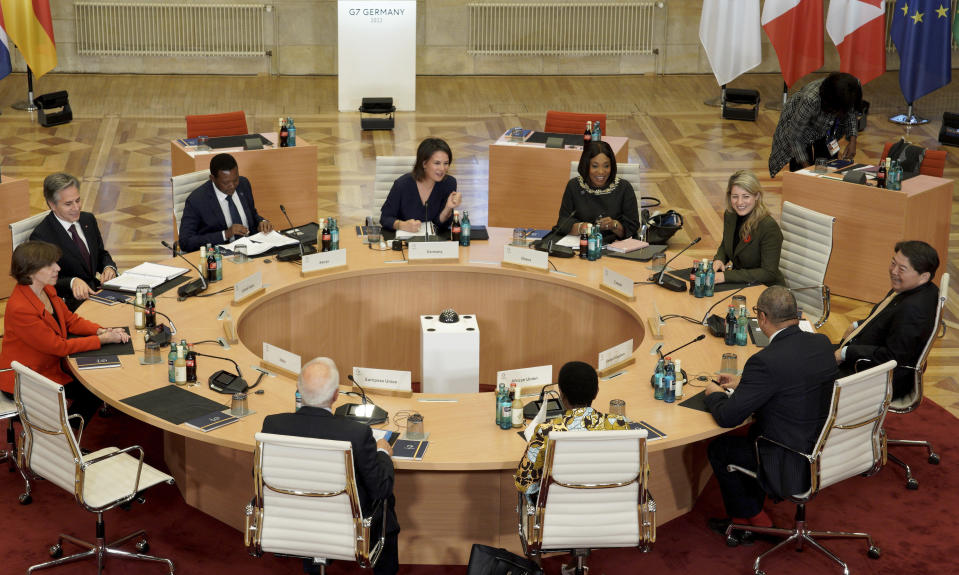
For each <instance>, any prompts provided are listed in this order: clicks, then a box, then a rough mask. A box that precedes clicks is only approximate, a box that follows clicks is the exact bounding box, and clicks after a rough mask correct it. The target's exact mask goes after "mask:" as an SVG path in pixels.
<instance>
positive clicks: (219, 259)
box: [213, 246, 223, 282]
mask: <svg viewBox="0 0 959 575" xmlns="http://www.w3.org/2000/svg"><path fill="white" fill-rule="evenodd" d="M213 259H214V261H216V281H218V282H221V281H223V253H222V252H221V251H220V246H216V247H215V248H213Z"/></svg>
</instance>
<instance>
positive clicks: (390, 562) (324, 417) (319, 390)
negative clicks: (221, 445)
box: [263, 357, 400, 575]
mask: <svg viewBox="0 0 959 575" xmlns="http://www.w3.org/2000/svg"><path fill="white" fill-rule="evenodd" d="M339 383H340V374H339V372H338V371H337V369H336V364H334V363H333V360H331V359H329V358H326V357H319V358H316V359H314V360H312V361H310V362H309V363H307V364H306V365H304V366H303V368H302V369H301V370H300V379H299V382H298V384H297V388H298V389H299V391H300V395H301V396H302V397H303V407H301V408H300V410H299V411H297V412H296V413H280V414H276V415H269V416H267V417H266V419H264V420H263V431H264V432H266V433H276V434H279V435H295V436H299V437H315V438H318V439H332V440H336V441H349V442H350V443H352V444H353V467H354V469H355V470H356V486H357V489H358V491H359V498H360V507H361V508H362V510H363V513H364V514H368V513H369V512H370V510H371V509H372V508H373V507H372V506H373V504H374V502H376V501H379V500H382V499H386V540H385V542H384V543H383V550H382V551H381V552H380V557H379V560H378V561H377V562H376V565H375V566H374V567H373V573H375V574H376V575H392V574H395V573H396V572H397V571H399V553H398V547H397V536H398V535H399V532H400V525H399V522H398V521H397V519H396V511H395V509H394V507H395V499H394V497H393V460H392V459H390V456H391V455H392V454H393V450H392V449H391V448H390V444H389V443H387V442H386V440H383V439H380V440H379V441H374V440H373V432H372V431H371V429H370V427H369V426H368V425H365V424H363V423H359V422H357V421H352V420H349V419H345V418H343V417H336V416H334V415H333V410H332V405H333V404H334V403H336V398H337V396H338V395H339ZM380 521H382V518H378V519H374V521H373V530H372V532H373V533H377V534H378V533H379V532H380V529H381V527H380V525H382V524H381V523H380ZM375 543H376V541H375V540H374V541H371V542H370V547H371V548H372V546H373V545H374V544H375ZM306 565H308V563H307V564H305V565H304V566H306ZM308 572H309V571H308Z"/></svg>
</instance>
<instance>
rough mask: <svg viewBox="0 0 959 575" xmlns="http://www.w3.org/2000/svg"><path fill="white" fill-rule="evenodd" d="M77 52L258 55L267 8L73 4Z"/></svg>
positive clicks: (269, 8)
mask: <svg viewBox="0 0 959 575" xmlns="http://www.w3.org/2000/svg"><path fill="white" fill-rule="evenodd" d="M74 6H75V12H74V13H75V15H76V31H77V52H78V53H79V54H82V55H110V56H263V55H264V54H267V53H268V52H267V48H266V47H265V46H264V41H263V31H264V27H265V22H264V20H265V15H266V13H267V12H269V13H270V14H269V16H271V17H272V15H273V12H272V6H264V5H263V4H212V5H195V4H176V3H169V2H149V3H141V2H122V1H121V2H88V1H84V0H78V1H77V2H76V3H75V5H74Z"/></svg>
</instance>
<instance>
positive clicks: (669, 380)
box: [663, 356, 676, 403]
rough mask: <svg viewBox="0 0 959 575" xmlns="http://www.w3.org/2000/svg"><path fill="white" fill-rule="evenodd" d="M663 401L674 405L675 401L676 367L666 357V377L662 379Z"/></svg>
mask: <svg viewBox="0 0 959 575" xmlns="http://www.w3.org/2000/svg"><path fill="white" fill-rule="evenodd" d="M663 401H665V402H666V403H674V402H675V401H676V366H674V365H673V360H672V359H671V358H670V357H669V356H667V357H666V376H665V377H663Z"/></svg>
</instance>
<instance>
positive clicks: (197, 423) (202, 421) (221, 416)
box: [186, 411, 240, 433]
mask: <svg viewBox="0 0 959 575" xmlns="http://www.w3.org/2000/svg"><path fill="white" fill-rule="evenodd" d="M239 420H240V418H238V417H236V416H233V415H230V414H228V413H224V412H222V411H214V412H213V413H207V414H206V415H201V416H199V417H194V418H193V419H190V420H187V422H186V424H187V425H189V426H190V427H193V428H195V429H199V430H200V431H202V432H203V433H207V432H209V431H213V430H214V429H219V428H221V427H223V426H224V425H230V424H231V423H236V422H237V421H239Z"/></svg>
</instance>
